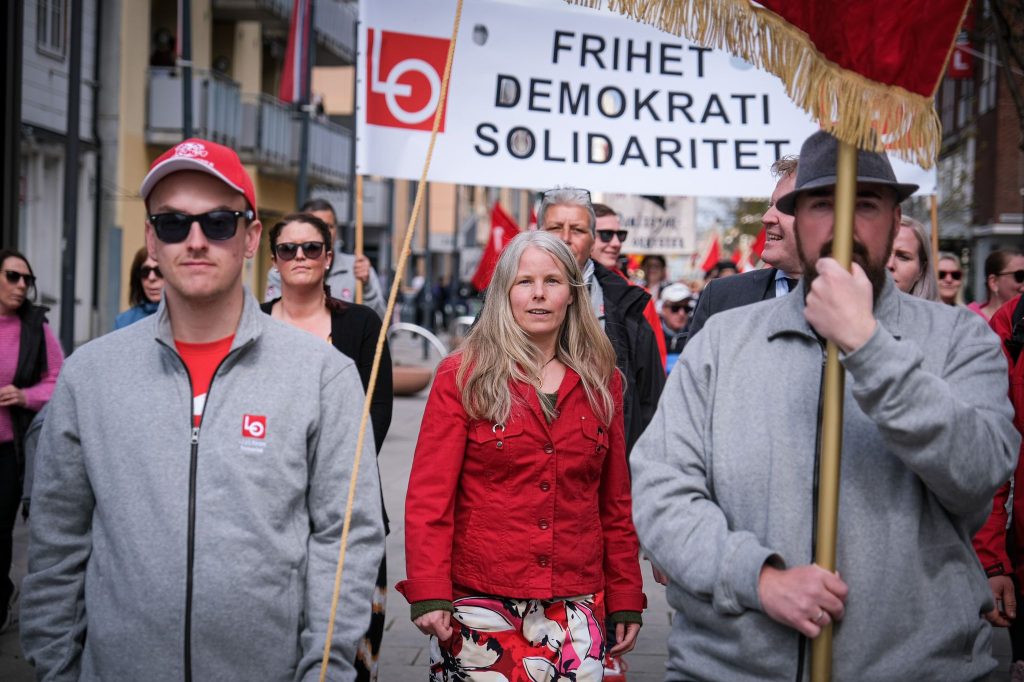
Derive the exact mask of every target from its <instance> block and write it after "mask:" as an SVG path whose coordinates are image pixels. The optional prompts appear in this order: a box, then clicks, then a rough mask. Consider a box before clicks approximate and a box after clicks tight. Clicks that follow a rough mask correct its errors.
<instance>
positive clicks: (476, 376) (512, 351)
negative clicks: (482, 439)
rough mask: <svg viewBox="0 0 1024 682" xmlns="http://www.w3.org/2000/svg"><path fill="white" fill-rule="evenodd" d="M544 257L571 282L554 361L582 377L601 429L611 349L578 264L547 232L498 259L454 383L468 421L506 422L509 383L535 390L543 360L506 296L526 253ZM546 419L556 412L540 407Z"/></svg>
mask: <svg viewBox="0 0 1024 682" xmlns="http://www.w3.org/2000/svg"><path fill="white" fill-rule="evenodd" d="M531 247H532V248H536V249H540V250H542V251H544V252H546V253H548V254H550V255H551V256H552V257H553V258H554V259H555V262H556V263H558V264H559V266H560V267H561V269H562V271H563V272H564V273H565V275H566V278H567V279H568V281H569V287H570V289H571V290H572V294H573V299H572V303H570V304H569V307H568V309H567V310H566V314H565V320H564V321H563V322H562V328H561V330H560V331H559V334H558V344H557V347H556V350H555V356H556V357H557V358H558V359H559V361H561V362H562V363H563V364H564V365H565V366H566V367H569V368H571V369H572V370H573V371H575V372H576V373H577V374H579V376H580V380H581V381H582V383H583V389H584V391H585V392H586V394H587V400H588V401H589V402H590V407H591V409H592V410H593V411H594V414H596V415H597V416H598V417H599V418H600V419H601V420H602V421H603V422H604V423H605V424H610V423H611V420H612V415H613V414H614V411H615V403H614V400H613V399H612V394H611V391H610V390H609V383H610V381H611V378H612V373H613V372H615V371H617V369H616V367H615V351H614V349H612V344H611V342H609V341H608V337H607V336H605V334H604V331H603V330H602V329H601V325H600V323H599V322H598V321H597V317H596V316H595V315H594V310H593V308H592V307H591V306H590V295H589V292H588V291H587V288H586V287H585V286H584V284H583V274H582V273H581V272H580V268H579V265H578V264H577V263H576V258H575V257H574V256H573V255H572V251H570V250H569V247H568V246H566V245H565V244H564V243H562V241H561V240H559V239H558V238H556V237H554V236H552V235H550V234H548V233H546V232H539V231H535V232H524V233H522V234H520V235H519V236H517V237H516V238H515V239H513V240H512V241H511V242H510V243H509V245H508V246H507V247H505V251H504V252H503V253H502V254H501V257H500V258H499V259H498V264H497V266H496V267H495V269H494V277H493V278H492V279H491V283H490V285H489V286H488V287H487V300H486V302H485V303H484V307H483V310H481V311H480V317H479V318H478V319H477V321H476V324H475V325H474V326H473V328H472V329H471V330H470V332H469V335H468V336H467V337H466V341H465V344H464V346H463V348H462V349H461V350H460V351H459V352H460V353H461V354H462V362H461V363H460V367H459V372H458V374H457V383H458V386H459V388H460V390H461V391H462V406H463V408H464V409H465V410H466V413H467V414H469V416H470V417H472V418H474V419H482V420H486V421H491V422H494V423H496V424H504V423H505V422H506V420H507V419H508V417H509V414H511V412H512V403H513V400H514V397H513V393H512V391H511V387H510V386H509V382H510V380H511V381H521V382H523V383H526V384H530V385H532V386H533V387H534V388H535V389H536V390H538V391H540V375H541V371H542V370H543V368H544V363H545V362H546V361H547V360H548V358H545V357H542V356H541V354H540V351H538V350H537V347H536V346H535V345H534V344H533V342H532V341H531V340H530V337H529V336H528V335H527V333H526V332H525V331H523V329H522V327H520V326H519V325H518V324H517V323H516V321H515V317H514V316H513V314H512V306H511V304H510V302H509V291H510V290H511V289H512V285H513V283H514V281H515V277H516V274H517V273H518V270H519V260H520V259H521V258H522V255H523V253H524V252H525V251H526V249H528V248H531ZM540 404H541V408H542V409H543V410H544V413H545V415H547V416H548V417H549V418H554V416H555V415H554V411H553V410H552V409H551V408H549V407H548V405H547V404H546V402H545V401H543V400H541V401H540Z"/></svg>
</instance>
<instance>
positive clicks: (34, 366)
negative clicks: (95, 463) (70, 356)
mask: <svg viewBox="0 0 1024 682" xmlns="http://www.w3.org/2000/svg"><path fill="white" fill-rule="evenodd" d="M35 284H36V278H35V275H34V274H33V273H32V267H31V266H30V265H29V264H28V260H27V259H26V258H25V257H24V256H23V255H21V254H20V253H18V252H17V251H12V250H8V249H4V250H0V630H5V629H7V627H8V626H9V625H10V624H11V622H12V621H13V617H12V610H11V605H12V604H13V602H14V600H15V598H16V596H17V594H16V593H17V591H16V589H15V585H14V583H13V582H11V579H10V571H11V534H12V532H13V530H14V521H15V519H16V518H17V514H18V506H19V504H20V503H21V485H22V481H23V479H24V475H25V454H24V452H23V451H22V442H23V439H24V434H25V430H26V429H27V428H28V425H29V424H30V423H31V422H32V418H33V417H34V416H35V414H36V412H38V411H39V410H40V409H42V407H43V405H45V404H46V402H47V401H48V400H49V399H50V396H51V395H52V394H53V386H54V384H55V383H57V374H58V373H59V372H60V367H61V364H62V363H63V362H64V353H63V352H62V351H61V348H60V344H59V343H57V339H56V337H54V335H53V332H52V331H51V330H50V327H49V325H48V324H46V315H45V313H46V308H41V307H39V306H36V305H33V303H32V298H34V297H35V293H36V290H35ZM29 292H31V294H32V296H31V297H30V296H29Z"/></svg>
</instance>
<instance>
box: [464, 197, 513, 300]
mask: <svg viewBox="0 0 1024 682" xmlns="http://www.w3.org/2000/svg"><path fill="white" fill-rule="evenodd" d="M517 234H519V226H518V225H516V221H514V220H512V216H510V215H509V214H508V213H505V211H504V209H502V208H501V204H500V203H498V202H497V201H495V202H494V208H493V209H491V237H490V239H488V240H487V246H485V247H484V253H483V256H481V257H480V264H479V265H477V266H476V274H474V275H473V279H472V282H473V286H474V287H476V290H477V291H483V290H484V289H486V288H487V285H488V284H490V283H491V276H492V275H494V268H495V266H496V265H497V264H498V256H500V255H501V252H502V251H504V250H505V247H506V246H508V243H509V242H510V241H512V240H513V239H514V238H515V236H516V235H517Z"/></svg>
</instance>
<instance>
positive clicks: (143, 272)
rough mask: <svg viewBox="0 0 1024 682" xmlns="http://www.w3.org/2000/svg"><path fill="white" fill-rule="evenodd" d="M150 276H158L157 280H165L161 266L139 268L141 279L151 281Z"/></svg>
mask: <svg viewBox="0 0 1024 682" xmlns="http://www.w3.org/2000/svg"><path fill="white" fill-rule="evenodd" d="M150 275H156V278H157V279H163V278H164V273H162V272H160V266H158V265H143V266H142V267H141V268H139V277H140V278H141V279H149V276H150Z"/></svg>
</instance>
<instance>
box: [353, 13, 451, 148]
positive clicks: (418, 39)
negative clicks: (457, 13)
mask: <svg viewBox="0 0 1024 682" xmlns="http://www.w3.org/2000/svg"><path fill="white" fill-rule="evenodd" d="M367 41H368V43H369V53H370V59H369V60H368V64H367V68H368V69H369V73H368V74H367V75H368V78H367V79H366V83H367V88H366V122H367V123H368V124H370V125H379V126H389V127H392V128H410V129H413V130H430V129H431V128H432V127H433V125H434V112H435V111H437V105H438V102H439V101H440V99H441V75H442V74H443V73H444V64H445V61H446V60H447V59H448V44H449V43H450V42H451V41H449V40H446V39H444V38H431V37H429V36H420V35H413V34H411V33H397V32H395V31H375V30H374V29H372V28H371V29H368V30H367ZM440 132H444V116H442V117H441V127H440Z"/></svg>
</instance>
